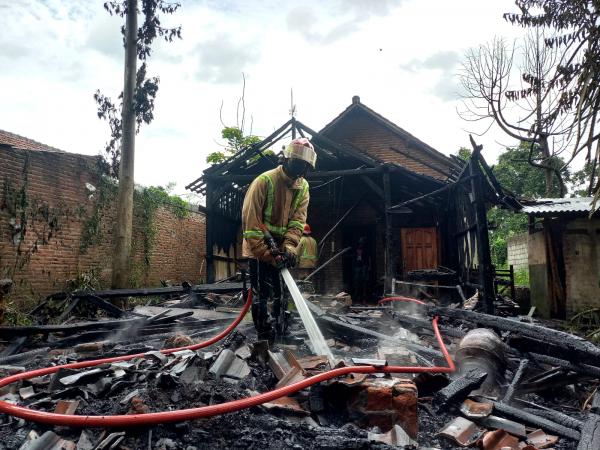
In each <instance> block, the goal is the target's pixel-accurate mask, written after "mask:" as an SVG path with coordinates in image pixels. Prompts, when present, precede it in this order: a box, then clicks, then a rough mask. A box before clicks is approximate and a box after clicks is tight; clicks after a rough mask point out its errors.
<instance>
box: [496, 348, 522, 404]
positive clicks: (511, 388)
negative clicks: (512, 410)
mask: <svg viewBox="0 0 600 450" xmlns="http://www.w3.org/2000/svg"><path fill="white" fill-rule="evenodd" d="M528 366H529V360H528V359H522V360H521V362H520V363H519V368H518V369H517V370H516V372H515V375H514V377H513V379H512V381H511V382H510V384H509V385H508V388H507V389H506V392H505V393H504V397H503V398H502V402H503V403H506V404H507V405H510V404H511V402H512V399H513V397H514V395H515V392H516V389H517V387H518V386H519V384H520V383H521V381H522V380H523V377H524V376H525V373H526V372H527V367H528Z"/></svg>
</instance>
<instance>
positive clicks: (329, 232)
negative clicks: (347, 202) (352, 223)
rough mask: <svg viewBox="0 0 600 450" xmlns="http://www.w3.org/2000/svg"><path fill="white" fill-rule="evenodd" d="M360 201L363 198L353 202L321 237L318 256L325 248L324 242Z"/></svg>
mask: <svg viewBox="0 0 600 450" xmlns="http://www.w3.org/2000/svg"><path fill="white" fill-rule="evenodd" d="M362 199H363V196H361V197H359V198H358V200H356V201H355V202H354V204H353V205H352V206H351V207H350V208H348V209H347V210H346V212H345V213H344V214H343V215H342V217H340V218H339V219H338V221H337V222H336V223H335V224H334V225H333V226H332V227H331V228H330V229H329V231H328V232H327V233H325V236H323V237H322V238H321V243H320V244H319V255H320V254H321V252H322V251H323V247H324V246H325V242H326V241H327V238H328V237H329V236H331V235H332V233H333V232H334V231H335V230H336V229H337V227H339V226H340V225H341V223H342V222H343V221H344V220H346V217H348V216H349V215H350V213H351V212H352V211H354V209H355V208H356V207H357V206H358V205H359V204H360V202H361V201H362Z"/></svg>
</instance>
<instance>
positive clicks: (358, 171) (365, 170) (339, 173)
mask: <svg viewBox="0 0 600 450" xmlns="http://www.w3.org/2000/svg"><path fill="white" fill-rule="evenodd" d="M381 171H382V169H381V167H358V168H355V169H341V170H328V171H318V172H308V174H307V175H306V179H307V180H323V179H327V178H333V177H351V176H363V175H373V174H379V173H381ZM257 176H258V174H254V175H248V174H229V175H210V176H208V175H207V176H206V178H207V180H213V181H219V182H220V183H224V182H236V183H244V182H249V181H252V180H254V179H255V178H256V177H257ZM207 205H208V201H207Z"/></svg>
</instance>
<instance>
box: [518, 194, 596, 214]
mask: <svg viewBox="0 0 600 450" xmlns="http://www.w3.org/2000/svg"><path fill="white" fill-rule="evenodd" d="M593 200H594V199H593V198H592V197H576V198H539V199H537V200H534V201H532V202H531V203H530V204H528V205H527V206H525V207H523V209H522V210H521V212H523V213H525V214H531V215H534V216H535V215H537V214H557V215H560V214H569V213H589V212H590V211H591V210H592V201H593Z"/></svg>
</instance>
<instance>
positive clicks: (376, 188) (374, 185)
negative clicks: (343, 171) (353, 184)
mask: <svg viewBox="0 0 600 450" xmlns="http://www.w3.org/2000/svg"><path fill="white" fill-rule="evenodd" d="M360 178H361V180H363V182H364V183H365V184H366V185H367V186H368V187H369V188H370V189H371V190H372V191H373V192H375V194H377V196H378V197H379V198H382V199H383V198H384V197H385V195H384V192H383V189H381V188H380V187H379V186H378V185H377V183H375V182H374V181H373V180H371V179H370V178H369V177H368V176H366V175H361V176H360Z"/></svg>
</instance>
